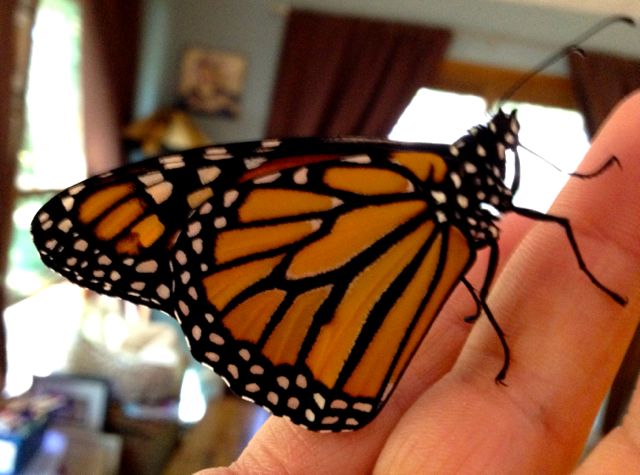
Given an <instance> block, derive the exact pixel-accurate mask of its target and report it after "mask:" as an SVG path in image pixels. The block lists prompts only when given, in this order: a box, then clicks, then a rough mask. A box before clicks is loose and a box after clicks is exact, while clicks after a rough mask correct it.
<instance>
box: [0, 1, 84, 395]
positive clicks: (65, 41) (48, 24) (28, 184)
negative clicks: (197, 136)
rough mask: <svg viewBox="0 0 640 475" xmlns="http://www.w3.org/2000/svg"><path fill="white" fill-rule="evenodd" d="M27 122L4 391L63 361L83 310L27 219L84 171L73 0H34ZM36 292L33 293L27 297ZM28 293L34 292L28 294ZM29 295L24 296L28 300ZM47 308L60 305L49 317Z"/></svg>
mask: <svg viewBox="0 0 640 475" xmlns="http://www.w3.org/2000/svg"><path fill="white" fill-rule="evenodd" d="M26 96H27V97H26V117H25V119H26V121H25V122H26V123H25V133H24V137H23V143H22V147H21V149H20V151H19V155H18V170H17V174H16V181H15V185H16V190H17V197H16V203H15V208H14V211H13V233H12V239H11V243H10V247H9V268H8V272H7V276H6V282H5V288H6V290H7V298H8V303H9V304H12V305H10V306H9V307H7V308H6V309H5V311H4V323H5V327H6V335H7V359H8V368H7V370H8V372H7V382H6V386H5V393H6V394H7V395H10V396H13V395H17V394H20V393H21V392H23V391H25V390H27V389H28V388H29V387H30V385H31V382H32V376H33V375H37V376H47V375H48V374H50V373H51V372H52V371H53V370H55V369H59V368H60V367H62V365H63V364H64V362H65V359H66V356H67V355H66V352H68V349H69V348H70V346H71V343H72V342H73V339H74V338H75V336H76V334H77V329H78V328H79V325H80V324H79V320H80V318H81V316H82V315H83V314H84V313H85V312H86V308H85V299H84V294H83V291H82V289H80V288H79V287H75V286H72V285H71V284H69V285H66V284H59V285H51V284H53V283H55V282H58V281H61V280H62V279H61V278H60V277H59V276H57V275H56V274H55V273H54V272H52V271H50V270H49V269H47V268H46V267H45V266H44V264H42V262H41V261H40V257H39V255H38V252H37V251H36V249H35V247H34V245H33V241H32V239H31V232H30V226H31V220H32V218H33V216H34V215H35V213H36V211H37V210H38V209H39V208H40V207H41V206H42V205H43V204H44V203H45V202H46V201H47V200H48V199H49V198H51V196H53V194H54V193H56V192H57V191H59V190H61V189H63V188H65V187H67V186H68V185H69V183H73V182H74V180H75V181H79V180H82V179H84V178H85V176H86V164H85V159H84V154H83V147H82V126H81V113H80V8H79V5H78V3H77V2H76V0H40V1H39V4H38V10H37V13H36V19H35V23H34V27H33V30H32V50H31V61H30V64H29V76H28V84H27V93H26ZM34 294H38V295H36V296H33V295H34ZM32 296H33V297H32ZM27 297H30V298H27ZM51 309H63V310H61V311H59V312H57V314H56V318H51Z"/></svg>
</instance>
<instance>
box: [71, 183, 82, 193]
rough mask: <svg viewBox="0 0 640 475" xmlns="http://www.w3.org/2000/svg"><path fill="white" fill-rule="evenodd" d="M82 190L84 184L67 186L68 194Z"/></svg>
mask: <svg viewBox="0 0 640 475" xmlns="http://www.w3.org/2000/svg"><path fill="white" fill-rule="evenodd" d="M82 190H84V185H83V184H79V185H75V186H72V187H71V188H69V194H70V195H77V194H78V193H80V192H81V191H82Z"/></svg>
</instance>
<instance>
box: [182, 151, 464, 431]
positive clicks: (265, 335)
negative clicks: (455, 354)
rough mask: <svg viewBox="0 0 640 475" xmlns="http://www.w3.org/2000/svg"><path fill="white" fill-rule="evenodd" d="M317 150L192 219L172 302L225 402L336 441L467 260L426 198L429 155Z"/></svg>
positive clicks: (249, 178)
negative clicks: (239, 401)
mask: <svg viewBox="0 0 640 475" xmlns="http://www.w3.org/2000/svg"><path fill="white" fill-rule="evenodd" d="M324 147H325V149H326V150H324V151H325V152H327V153H326V154H321V155H320V154H316V155H313V156H307V155H305V154H304V153H294V151H293V150H289V151H288V152H287V156H286V157H283V158H278V159H275V160H272V161H270V162H267V163H265V164H264V165H261V166H259V167H257V168H255V169H254V170H251V171H248V172H246V173H244V174H243V175H241V176H240V177H239V179H238V180H237V183H236V185H235V186H232V187H229V188H227V189H226V190H225V191H224V192H223V193H221V194H217V195H215V196H213V197H212V198H211V199H210V200H209V201H207V203H205V204H203V205H202V206H201V207H200V208H199V209H198V210H196V211H195V212H194V214H193V215H192V217H191V218H190V219H189V220H188V222H187V223H186V225H185V230H184V231H183V232H182V233H180V235H179V236H178V238H177V241H176V244H175V248H174V257H173V269H174V275H175V295H174V301H175V303H176V315H177V316H178V318H179V320H180V321H181V324H182V326H183V330H184V332H185V334H186V335H187V336H188V339H189V342H190V346H191V351H192V353H193V354H194V356H195V357H196V358H197V359H199V360H200V361H202V362H204V363H206V364H208V365H210V366H212V367H213V368H214V369H215V370H216V372H218V373H219V374H221V375H222V376H223V377H224V378H225V380H226V381H227V383H228V384H229V385H230V387H231V388H232V389H233V390H234V391H235V392H236V393H238V394H240V395H242V396H243V397H245V398H247V399H250V400H252V401H255V402H257V403H259V404H261V405H263V406H265V407H266V408H267V409H269V410H270V411H272V412H273V413H275V414H278V415H284V416H287V417H289V418H291V419H292V420H293V421H294V422H296V423H298V424H302V425H305V426H307V427H310V428H312V429H316V430H331V431H339V430H349V429H355V428H358V427H360V426H362V425H364V424H366V423H368V422H369V421H370V420H371V419H372V418H373V417H374V416H375V415H376V414H377V413H378V412H379V410H380V409H381V407H382V405H383V403H384V401H385V400H386V398H387V397H388V395H389V394H390V392H391V390H392V389H393V387H394V386H395V384H396V383H397V381H398V379H399V377H400V376H401V374H402V372H403V371H404V370H405V368H406V366H407V364H408V362H409V360H410V357H411V356H412V355H413V353H414V352H415V350H416V348H417V345H418V344H419V343H420V341H421V340H422V337H423V336H424V334H425V333H426V332H427V330H428V329H429V326H430V324H431V322H432V320H433V318H434V317H435V315H436V314H437V312H438V310H439V309H440V307H441V306H442V304H443V302H444V301H445V300H446V298H447V296H448V295H449V293H450V291H451V289H452V288H453V287H454V286H455V284H456V283H457V281H458V280H459V278H460V276H461V275H462V274H463V273H464V272H465V271H466V269H467V267H468V265H469V263H470V262H471V261H472V259H473V255H472V253H473V251H472V250H471V248H470V245H469V242H468V239H467V237H466V235H464V234H463V233H462V232H461V231H459V230H458V229H457V228H456V227H454V226H451V225H450V224H448V223H447V224H446V225H443V224H441V223H439V222H438V221H437V220H436V219H435V213H434V210H433V209H432V208H433V207H432V203H431V201H430V198H429V196H430V195H429V194H428V193H425V190H426V189H428V188H429V187H431V186H433V185H434V184H437V183H438V182H439V181H442V180H443V179H444V174H445V172H446V164H445V163H444V160H443V159H442V158H441V156H440V155H439V154H436V153H433V152H428V151H420V150H409V149H406V150H405V149H403V150H397V147H396V151H395V152H392V151H390V150H389V149H388V147H387V146H385V145H384V144H382V143H381V144H378V145H376V144H375V143H367V144H362V143H361V144H358V145H357V146H355V144H346V143H345V144H340V143H334V144H332V145H331V144H325V145H324ZM317 149H318V147H314V148H313V150H317ZM308 150H312V148H308ZM329 152H331V153H329Z"/></svg>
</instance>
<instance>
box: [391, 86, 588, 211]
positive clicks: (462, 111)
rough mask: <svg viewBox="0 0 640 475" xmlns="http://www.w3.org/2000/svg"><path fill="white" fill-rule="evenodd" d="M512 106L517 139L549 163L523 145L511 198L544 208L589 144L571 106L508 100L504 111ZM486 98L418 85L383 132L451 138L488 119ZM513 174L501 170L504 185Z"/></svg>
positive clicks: (417, 138) (430, 139)
mask: <svg viewBox="0 0 640 475" xmlns="http://www.w3.org/2000/svg"><path fill="white" fill-rule="evenodd" d="M514 108H516V109H517V110H518V120H519V122H520V127H521V128H520V142H521V143H522V144H523V145H525V146H526V147H527V148H529V149H530V150H532V151H534V152H535V153H536V154H538V155H540V156H542V157H544V158H545V159H546V160H547V161H549V162H551V163H553V164H554V165H556V166H557V167H559V168H561V169H562V170H564V172H558V171H557V170H555V169H554V168H553V167H552V166H551V165H549V164H548V163H545V162H544V160H541V159H540V158H539V157H536V156H535V155H533V154H530V153H529V152H527V151H526V150H524V149H520V150H519V154H520V161H521V164H522V169H521V181H520V189H519V190H518V193H517V194H516V196H515V198H514V203H515V204H516V205H518V206H521V207H524V208H531V209H536V210H539V211H547V210H548V209H549V207H550V206H551V204H552V203H553V200H554V199H555V198H556V196H557V195H558V193H559V192H560V190H561V189H562V187H563V186H564V185H565V183H566V182H567V180H568V179H569V175H568V174H567V173H566V172H571V171H573V170H575V168H576V167H577V166H578V164H579V163H580V161H581V160H582V157H584V155H585V153H586V152H587V150H588V148H589V139H588V137H587V135H586V132H585V128H584V120H583V118H582V115H581V114H580V113H579V112H577V111H573V110H568V109H561V108H557V107H547V106H541V105H535V104H525V103H508V104H505V106H504V110H505V111H506V112H510V111H511V110H512V109H514ZM486 109H487V103H486V101H485V100H484V99H483V98H481V97H479V96H474V95H470V94H456V93H453V92H445V91H438V90H434V89H427V88H422V89H420V90H419V91H418V92H417V93H416V95H415V96H414V98H413V100H412V101H411V103H410V104H409V106H408V107H407V108H406V109H405V111H404V113H403V114H402V116H401V117H400V119H399V120H398V122H397V123H396V125H395V126H394V128H393V130H392V131H391V133H390V134H389V138H390V139H392V140H401V141H406V142H427V143H453V142H455V141H456V140H457V139H458V138H460V137H461V136H462V135H464V134H466V131H467V130H468V129H470V128H471V127H473V126H475V125H478V124H485V123H486V122H487V121H488V120H489V115H488V114H487V112H486ZM512 180H513V174H512V173H509V171H508V174H507V178H506V183H507V184H510V183H511V181H512Z"/></svg>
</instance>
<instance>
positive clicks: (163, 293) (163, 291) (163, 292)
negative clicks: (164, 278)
mask: <svg viewBox="0 0 640 475" xmlns="http://www.w3.org/2000/svg"><path fill="white" fill-rule="evenodd" d="M156 293H157V294H158V297H160V298H161V299H163V300H166V299H168V298H169V295H170V290H169V287H167V286H166V285H164V284H160V285H159V286H158V288H157V289H156Z"/></svg>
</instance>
